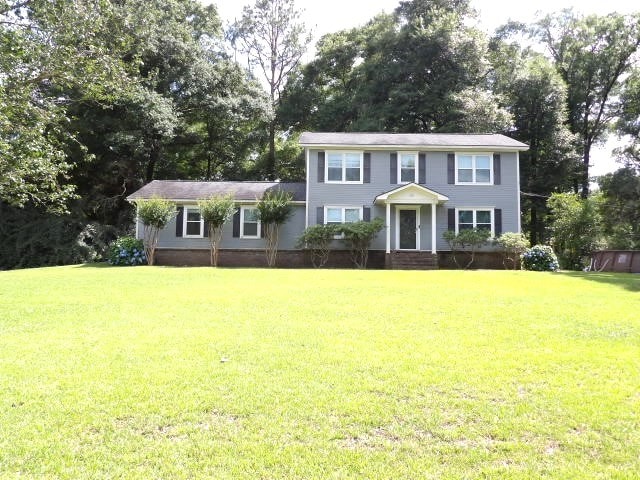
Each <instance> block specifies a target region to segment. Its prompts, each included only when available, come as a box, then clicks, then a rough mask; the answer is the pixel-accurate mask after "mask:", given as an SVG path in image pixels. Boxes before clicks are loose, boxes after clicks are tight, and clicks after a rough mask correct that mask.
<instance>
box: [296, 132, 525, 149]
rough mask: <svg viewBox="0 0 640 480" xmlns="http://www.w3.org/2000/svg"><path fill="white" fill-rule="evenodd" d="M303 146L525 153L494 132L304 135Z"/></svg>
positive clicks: (312, 133) (511, 141)
mask: <svg viewBox="0 0 640 480" xmlns="http://www.w3.org/2000/svg"><path fill="white" fill-rule="evenodd" d="M300 144H301V145H303V146H331V145H336V146H341V145H342V146H347V145H351V146H369V147H385V146H415V147H445V148H454V147H483V148H490V147H496V148H513V149H514V150H528V149H529V146H528V145H527V144H525V143H522V142H519V141H517V140H514V139H513V138H509V137H507V136H505V135H500V134H497V133H487V134H477V133H473V134H471V133H339V132H324V133H323V132H304V133H303V134H302V135H301V136H300Z"/></svg>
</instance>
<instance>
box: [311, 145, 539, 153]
mask: <svg viewBox="0 0 640 480" xmlns="http://www.w3.org/2000/svg"><path fill="white" fill-rule="evenodd" d="M300 145H301V146H303V147H305V148H326V149H331V148H335V149H367V150H388V149H389V148H397V149H401V150H420V151H427V152H441V151H443V150H444V151H449V150H451V151H475V150H491V151H493V152H514V151H518V152H525V151H527V150H529V146H528V145H522V146H516V145H514V146H505V145H406V144H385V145H379V144H345V143H300Z"/></svg>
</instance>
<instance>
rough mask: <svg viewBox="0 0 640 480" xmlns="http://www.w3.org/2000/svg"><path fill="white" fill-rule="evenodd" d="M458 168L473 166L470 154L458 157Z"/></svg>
mask: <svg viewBox="0 0 640 480" xmlns="http://www.w3.org/2000/svg"><path fill="white" fill-rule="evenodd" d="M458 168H473V161H472V157H471V155H460V156H459V157H458Z"/></svg>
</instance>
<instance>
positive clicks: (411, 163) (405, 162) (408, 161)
mask: <svg viewBox="0 0 640 480" xmlns="http://www.w3.org/2000/svg"><path fill="white" fill-rule="evenodd" d="M400 168H416V156H415V155H407V154H403V155H401V156H400Z"/></svg>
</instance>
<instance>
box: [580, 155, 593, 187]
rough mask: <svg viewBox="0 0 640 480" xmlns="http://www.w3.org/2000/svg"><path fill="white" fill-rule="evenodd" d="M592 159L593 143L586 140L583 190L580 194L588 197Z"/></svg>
mask: <svg viewBox="0 0 640 480" xmlns="http://www.w3.org/2000/svg"><path fill="white" fill-rule="evenodd" d="M590 159H591V143H589V142H585V145H584V156H583V157H582V168H583V171H582V191H581V192H580V196H581V197H582V198H583V199H586V198H587V197H588V196H589V161H590Z"/></svg>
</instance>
